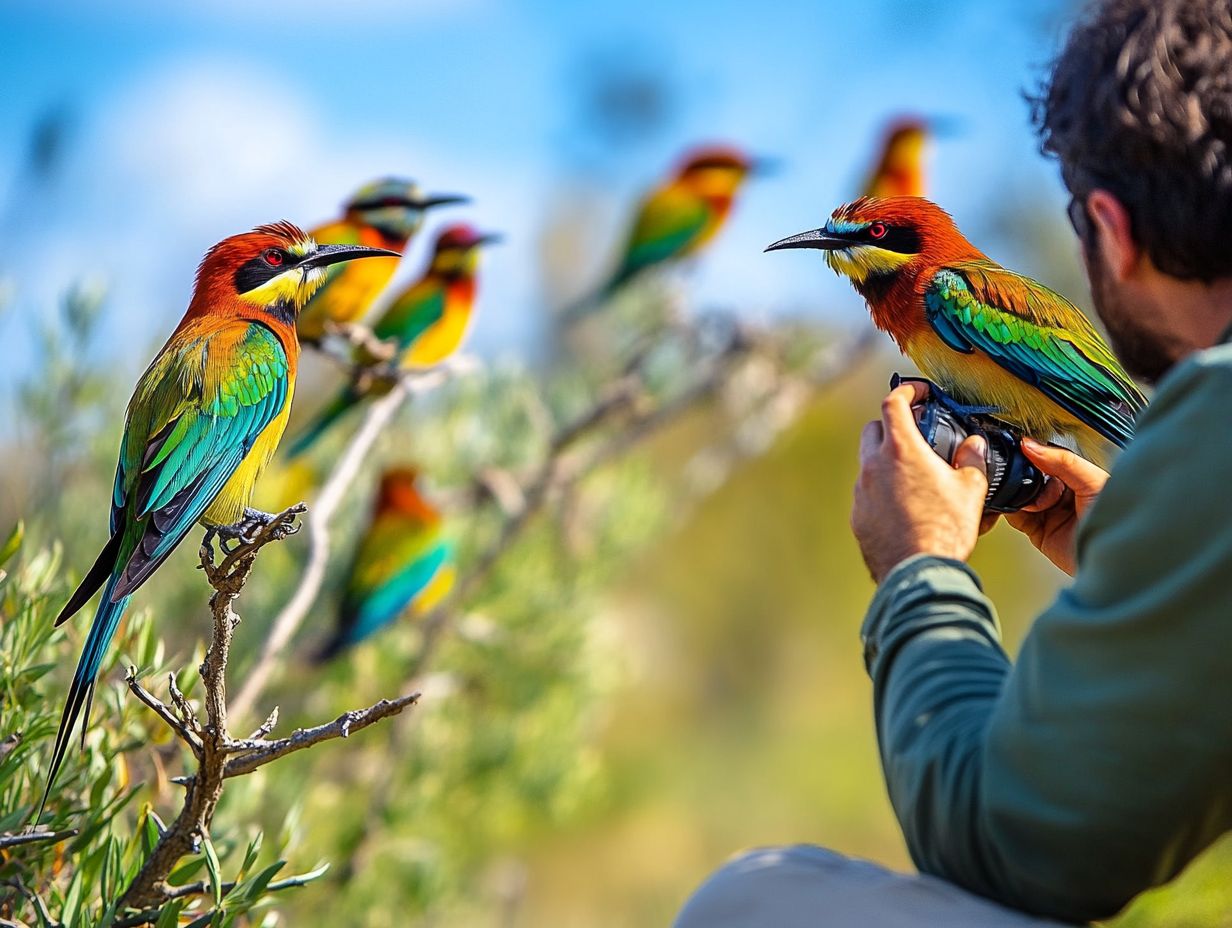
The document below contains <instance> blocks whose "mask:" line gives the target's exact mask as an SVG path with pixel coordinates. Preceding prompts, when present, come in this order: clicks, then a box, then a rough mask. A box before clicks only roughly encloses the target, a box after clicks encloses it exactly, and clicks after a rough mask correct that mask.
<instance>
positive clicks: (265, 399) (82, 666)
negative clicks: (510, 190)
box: [40, 222, 397, 815]
mask: <svg viewBox="0 0 1232 928" xmlns="http://www.w3.org/2000/svg"><path fill="white" fill-rule="evenodd" d="M378 256H393V257H396V256H397V253H396V252H391V251H387V250H385V249H381V248H370V247H366V246H361V245H320V246H318V245H317V244H316V242H314V241H313V240H312V239H311V238H310V237H309V236H308V235H306V234H305V233H304V232H302V231H300V230H299V229H298V228H297V227H296V226H294V225H292V224H291V223H289V222H279V223H275V224H273V225H266V226H260V227H258V228H257V229H255V230H253V231H252V232H246V233H244V234H242V235H235V236H232V237H231V238H228V239H224V240H223V241H222V242H220V243H219V244H217V245H215V246H214V247H213V248H211V249H210V250H209V251H208V252H207V253H206V255H205V258H204V259H203V260H202V262H201V266H200V268H199V269H198V270H197V283H196V287H195V289H194V291H193V297H192V301H191V302H190V303H189V305H188V311H187V312H186V313H185V314H184V318H183V319H181V320H180V324H179V325H178V326H177V327H176V329H175V331H174V332H172V333H171V337H170V338H168V339H167V343H166V344H165V345H163V347H162V349H161V350H160V351H159V352H158V355H157V356H156V357H155V358H154V360H153V361H151V362H150V366H149V367H147V368H146V370H145V373H144V374H142V375H141V379H140V380H139V381H138V382H137V387H136V390H134V392H133V396H132V399H131V400H130V401H129V404H128V414H127V416H126V418H125V422H124V434H123V438H122V439H121V443H120V460H119V464H118V466H117V468H116V476H115V485H114V490H113V492H112V497H111V522H110V531H111V538H110V540H109V541H108V542H107V544H106V545H105V546H104V547H103V550H102V553H101V554H99V556H98V559H97V560H95V562H94V566H93V567H91V568H90V570H89V572H88V573H87V574H86V576H85V579H83V580H82V581H81V585H80V586H78V587H77V590H76V591H75V592H74V593H73V595H72V597H70V599H69V601H68V603H67V604H66V605H65V606H64V608H63V609H62V610H61V611H60V615H59V616H58V617H57V618H56V624H57V625H60V624H61V623H63V622H65V621H67V620H68V619H69V618H71V617H72V616H73V615H74V614H75V613H76V612H77V611H78V610H79V609H81V608H82V607H83V606H84V605H85V604H86V603H87V602H88V601H89V600H90V597H92V596H93V595H94V593H95V592H96V591H97V590H98V589H99V587H102V589H103V596H102V599H101V600H100V602H99V604H98V611H97V612H96V613H95V615H94V624H93V625H91V626H90V633H89V635H88V636H87V638H86V644H85V649H84V650H83V651H82V653H81V658H80V660H79V661H78V663H77V671H76V673H75V674H74V675H73V682H72V685H71V686H70V688H69V692H68V700H67V702H66V703H65V706H64V714H63V716H62V717H61V719H60V730H59V732H58V733H57V734H56V743H55V748H54V750H53V751H52V758H51V766H50V771H49V773H48V776H47V792H46V793H44V795H43V803H44V804H45V803H46V802H47V796H48V794H49V793H50V792H51V787H52V784H53V783H54V781H55V777H56V773H57V771H58V770H59V769H60V764H61V762H62V761H63V760H64V753H65V751H66V750H67V748H68V743H69V740H70V738H71V737H72V733H73V729H74V727H75V725H76V722H77V719H78V716H79V715H80V713H81V710H82V708H83V706H88V704H89V702H90V699H91V697H92V696H93V693H94V682H95V677H96V675H97V673H98V668H99V665H100V664H101V663H102V660H103V653H104V652H105V651H106V650H107V645H108V644H109V643H110V642H111V638H112V636H113V635H114V634H115V630H116V626H117V624H118V623H119V621H120V616H121V615H122V614H123V612H124V609H125V607H126V606H127V605H128V600H129V597H131V596H132V595H133V593H134V592H136V590H137V589H138V588H139V587H140V586H141V585H142V584H143V583H145V581H146V580H148V579H149V578H150V575H151V574H153V573H154V571H155V570H157V569H158V567H159V565H160V564H162V563H163V561H164V560H166V558H167V556H168V555H169V554H171V552H172V551H173V550H175V547H176V546H177V545H178V544H179V543H180V542H181V541H182V540H183V539H184V537H185V536H186V535H187V534H188V532H189V531H190V530H191V529H192V527H193V525H194V524H195V523H197V522H201V523H203V524H204V525H206V526H207V529H208V532H207V539H208V538H210V537H213V536H214V535H218V536H220V537H223V538H236V537H241V536H242V535H243V534H244V533H245V532H247V531H250V530H251V529H252V528H253V527H254V526H255V525H257V524H260V523H261V522H262V521H263V520H265V519H268V517H267V516H265V514H264V513H258V512H255V511H253V510H250V509H248V504H249V502H250V500H251V498H252V490H253V484H254V483H255V482H256V480H257V477H258V476H259V475H260V473H261V471H262V470H263V469H264V467H265V465H266V464H268V463H269V460H270V458H271V457H272V456H273V454H274V450H275V448H277V446H278V442H279V440H280V439H281V438H282V433H283V429H284V428H285V427H286V424H287V416H288V413H289V411H290V407H291V396H292V394H293V393H294V391H295V372H296V365H297V361H298V358H299V342H298V341H297V339H296V336H295V318H296V316H297V315H298V313H299V311H300V309H301V308H302V307H303V306H304V304H305V303H306V302H307V301H308V298H309V297H310V296H312V293H313V292H314V291H315V290H316V288H317V287H319V286H320V285H321V283H322V281H324V279H325V270H326V268H328V267H330V266H331V265H334V264H337V263H339V262H342V261H349V260H351V259H352V258H364V257H378ZM87 715H88V712H87ZM40 815H41V807H40Z"/></svg>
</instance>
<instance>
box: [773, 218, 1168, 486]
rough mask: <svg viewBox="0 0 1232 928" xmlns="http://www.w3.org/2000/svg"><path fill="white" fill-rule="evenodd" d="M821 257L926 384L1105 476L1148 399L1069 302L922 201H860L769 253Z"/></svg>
mask: <svg viewBox="0 0 1232 928" xmlns="http://www.w3.org/2000/svg"><path fill="white" fill-rule="evenodd" d="M784 248H817V249H821V250H823V251H824V252H825V256H826V262H827V263H828V264H829V265H830V267H831V268H832V269H833V270H834V271H835V273H838V274H841V275H843V276H845V277H847V278H848V279H849V280H850V281H851V283H852V285H853V286H854V287H855V288H856V290H857V291H858V292H859V293H860V295H861V296H863V297H864V299H865V300H866V301H867V302H868V308H869V311H870V312H871V313H872V317H873V322H874V323H875V324H876V326H877V327H878V328H879V329H881V330H882V331H884V332H888V333H889V334H890V336H891V337H893V339H894V340H895V341H896V342H897V343H898V346H899V348H901V349H902V351H903V352H904V353H905V354H906V355H907V357H909V358H910V359H911V360H912V361H913V362H914V363H915V364H916V365H917V366H918V367H919V368H920V370H922V371H923V372H924V374H925V375H926V376H927V377H929V378H931V379H932V380H934V381H936V383H937V384H938V385H939V386H940V387H941V388H942V389H944V390H945V391H946V392H948V393H950V394H951V396H952V397H953V398H954V399H956V400H957V401H958V402H959V403H961V404H964V405H966V406H968V407H969V408H970V411H972V412H980V413H985V414H988V415H993V416H995V417H997V418H998V419H1002V420H1004V421H1005V422H1008V423H1009V424H1011V425H1013V426H1016V427H1017V428H1019V429H1022V430H1023V431H1024V432H1025V433H1026V434H1028V435H1032V436H1036V437H1039V438H1049V437H1051V436H1054V435H1059V436H1061V437H1063V438H1068V439H1070V440H1072V441H1073V442H1074V443H1075V444H1076V445H1077V448H1078V450H1079V452H1080V453H1081V454H1082V455H1083V456H1084V457H1086V458H1088V459H1089V460H1091V461H1093V462H1095V463H1096V464H1100V465H1101V466H1104V465H1106V463H1107V460H1108V456H1109V454H1110V450H1111V449H1110V448H1109V447H1108V443H1112V444H1114V445H1117V446H1118V447H1124V446H1125V444H1126V443H1127V442H1128V441H1129V439H1130V438H1131V437H1132V436H1133V431H1134V420H1135V418H1136V416H1137V414H1138V413H1139V412H1141V411H1142V409H1143V408H1145V406H1146V399H1145V397H1144V396H1143V395H1142V393H1141V391H1139V389H1138V387H1137V386H1136V385H1135V384H1134V382H1133V381H1132V380H1131V379H1130V377H1129V375H1128V374H1126V373H1125V371H1124V370H1123V369H1122V368H1121V365H1120V363H1119V362H1118V361H1117V359H1116V357H1115V356H1114V355H1113V353H1112V351H1111V349H1110V348H1109V347H1108V346H1107V345H1106V344H1105V343H1104V340H1103V339H1102V338H1101V337H1100V336H1099V333H1098V332H1096V331H1095V328H1094V327H1093V326H1092V325H1091V323H1090V321H1089V320H1088V319H1087V317H1086V316H1084V315H1083V314H1082V311H1081V310H1079V309H1078V307H1076V306H1074V305H1073V304H1072V303H1070V302H1069V301H1068V300H1067V299H1065V297H1063V296H1061V295H1060V294H1058V293H1054V292H1053V291H1052V290H1049V289H1048V288H1047V287H1045V286H1043V285H1042V284H1040V283H1037V282H1036V281H1034V280H1032V279H1031V278H1029V277H1025V276H1023V275H1022V274H1018V273H1015V272H1014V271H1011V270H1008V269H1006V268H1004V267H1002V266H1001V265H999V264H997V263H996V262H995V261H993V260H992V259H990V258H989V257H987V256H986V255H985V254H984V253H983V252H981V251H980V250H979V249H978V248H976V247H975V246H974V245H972V244H971V243H970V242H969V241H967V239H966V238H965V237H964V236H963V234H962V233H961V232H960V231H959V230H958V228H957V226H955V224H954V221H953V219H951V218H950V215H949V213H947V212H946V211H945V210H943V209H941V207H939V206H937V205H936V204H935V203H932V202H931V201H929V200H925V199H923V198H920V197H890V198H886V199H881V198H876V197H861V198H860V199H858V200H856V201H855V202H854V203H850V204H848V205H846V206H840V207H839V208H838V209H836V210H835V211H834V213H833V214H832V215H831V216H830V219H829V221H828V222H827V223H826V224H825V225H824V226H823V227H822V228H820V229H815V230H813V231H811V232H802V233H800V234H799V235H793V236H791V237H790V238H785V239H782V240H781V241H778V242H775V243H774V244H772V245H770V246H769V247H768V248H767V249H766V250H767V251H774V250H778V249H784Z"/></svg>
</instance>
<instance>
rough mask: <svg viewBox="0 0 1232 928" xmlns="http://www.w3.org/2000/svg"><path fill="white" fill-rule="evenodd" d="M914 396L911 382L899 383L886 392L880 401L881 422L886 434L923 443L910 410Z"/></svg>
mask: <svg viewBox="0 0 1232 928" xmlns="http://www.w3.org/2000/svg"><path fill="white" fill-rule="evenodd" d="M915 396H916V390H915V385H914V384H911V383H904V384H900V385H899V386H897V387H895V388H894V389H893V390H891V391H890V392H889V393H887V394H886V398H885V399H884V400H882V401H881V424H882V428H883V431H884V434H885V435H886V436H888V437H892V438H894V439H897V440H900V441H901V440H907V441H911V440H913V439H914V440H915V441H916V442H919V443H920V444H925V442H924V436H923V435H921V434H920V427H919V426H918V425H916V423H915V413H913V412H912V411H911V404H912V402H913V401H914V400H915Z"/></svg>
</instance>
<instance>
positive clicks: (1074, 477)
mask: <svg viewBox="0 0 1232 928" xmlns="http://www.w3.org/2000/svg"><path fill="white" fill-rule="evenodd" d="M1022 450H1023V451H1024V452H1025V453H1026V455H1027V457H1028V458H1030V460H1031V463H1032V464H1034V465H1035V466H1036V467H1038V468H1039V469H1040V470H1042V471H1043V472H1044V473H1045V474H1047V475H1048V476H1049V477H1056V478H1058V479H1059V480H1060V481H1061V482H1062V483H1064V484H1065V485H1066V486H1067V487H1069V488H1070V489H1071V490H1073V491H1074V493H1076V494H1077V495H1079V496H1091V495H1092V494H1095V493H1098V492H1099V491H1100V490H1102V489H1103V488H1104V483H1105V482H1106V481H1107V480H1108V473H1107V471H1105V470H1104V469H1103V468H1101V467H1098V466H1096V465H1095V464H1092V463H1091V462H1090V461H1088V460H1087V459H1086V458H1084V457H1081V456H1080V455H1077V454H1075V453H1074V452H1072V451H1070V450H1069V449H1068V448H1058V447H1057V446H1056V445H1045V444H1044V443H1043V442H1038V441H1036V440H1035V439H1034V438H1024V439H1023V440H1022Z"/></svg>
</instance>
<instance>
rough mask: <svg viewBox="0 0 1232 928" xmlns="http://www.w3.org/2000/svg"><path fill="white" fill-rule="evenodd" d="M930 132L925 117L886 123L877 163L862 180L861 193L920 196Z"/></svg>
mask: <svg viewBox="0 0 1232 928" xmlns="http://www.w3.org/2000/svg"><path fill="white" fill-rule="evenodd" d="M931 135H932V130H931V125H930V123H929V122H928V120H925V119H921V118H919V117H916V116H904V117H902V118H900V119H896V120H894V121H893V122H892V123H890V125H889V126H888V127H887V128H886V131H885V138H884V140H883V142H882V144H881V153H880V155H879V157H878V159H877V163H876V164H875V165H874V166H873V170H872V172H871V173H870V174H869V176H868V180H867V181H865V183H864V190H863V193H864V196H868V197H922V196H924V194H925V193H927V190H926V189H925V186H924V159H925V155H926V154H927V149H928V142H929V139H930V137H931Z"/></svg>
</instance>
